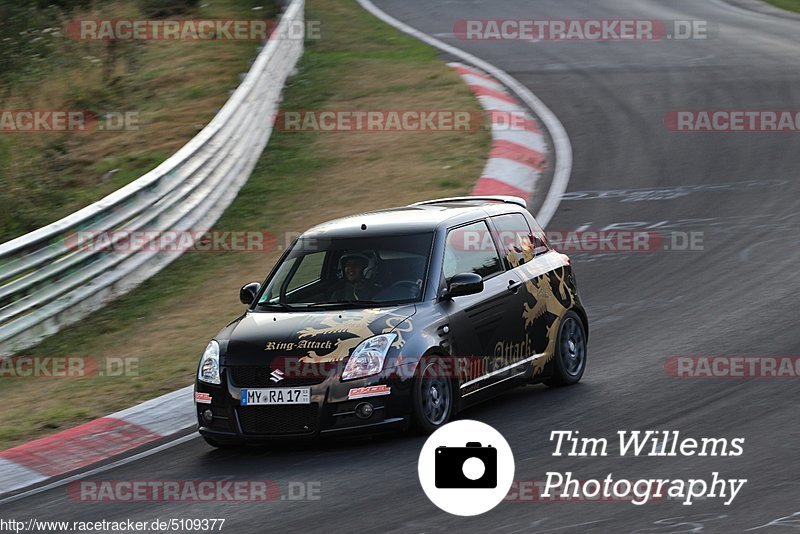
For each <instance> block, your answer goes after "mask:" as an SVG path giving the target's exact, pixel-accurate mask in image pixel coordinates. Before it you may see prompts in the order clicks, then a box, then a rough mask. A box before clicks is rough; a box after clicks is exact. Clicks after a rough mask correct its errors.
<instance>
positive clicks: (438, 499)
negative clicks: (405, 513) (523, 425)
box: [417, 419, 514, 516]
mask: <svg viewBox="0 0 800 534" xmlns="http://www.w3.org/2000/svg"><path fill="white" fill-rule="evenodd" d="M417 470H418V473H419V481H420V484H421V485H422V489H423V490H424V491H425V495H427V496H428V498H429V499H430V500H431V502H432V503H433V504H435V505H436V506H438V507H439V508H441V509H442V510H444V511H445V512H448V513H450V514H453V515H459V516H474V515H479V514H482V513H485V512H488V511H489V510H491V509H492V508H494V507H495V506H497V505H498V504H500V502H502V500H503V499H504V498H505V497H506V495H508V491H509V489H510V488H511V484H512V483H513V482H514V454H513V453H512V452H511V447H509V445H508V442H507V441H506V440H505V438H503V435H502V434H500V433H499V432H498V431H497V430H495V429H494V428H492V427H491V426H489V425H487V424H485V423H481V422H479V421H472V420H469V419H465V420H460V421H454V422H452V423H449V424H447V425H444V426H443V427H441V428H440V429H438V430H437V431H436V432H434V433H433V434H431V435H430V437H428V440H427V441H426V442H425V445H423V447H422V451H420V455H419V462H418V464H417Z"/></svg>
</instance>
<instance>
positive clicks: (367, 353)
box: [342, 334, 397, 380]
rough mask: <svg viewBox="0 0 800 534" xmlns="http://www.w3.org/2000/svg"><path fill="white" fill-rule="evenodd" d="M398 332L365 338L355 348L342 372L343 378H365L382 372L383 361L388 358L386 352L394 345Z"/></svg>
mask: <svg viewBox="0 0 800 534" xmlns="http://www.w3.org/2000/svg"><path fill="white" fill-rule="evenodd" d="M395 339H397V334H381V335H378V336H374V337H371V338H369V339H365V340H364V341H362V342H361V343H359V344H358V346H357V347H356V348H355V350H353V354H352V355H351V356H350V359H349V360H347V365H345V367H344V372H342V380H352V379H354V378H364V377H366V376H372V375H376V374H378V373H380V372H381V371H382V370H383V362H384V360H386V353H387V352H389V347H391V346H392V343H394V341H395Z"/></svg>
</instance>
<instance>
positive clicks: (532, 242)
mask: <svg viewBox="0 0 800 534" xmlns="http://www.w3.org/2000/svg"><path fill="white" fill-rule="evenodd" d="M544 235H545V237H546V238H547V241H548V242H549V243H550V245H551V246H552V247H553V248H554V249H555V250H557V251H559V252H563V253H565V254H568V253H573V252H604V253H605V252H619V253H627V252H633V253H641V252H658V251H665V250H673V251H677V250H703V247H704V245H703V233H702V232H661V231H654V230H624V229H620V230H547V231H546V232H545V233H544ZM448 244H449V245H450V246H451V247H453V248H454V249H455V250H460V251H465V252H487V251H493V250H494V249H495V246H496V244H497V245H499V248H500V250H504V251H511V250H517V251H518V252H524V251H525V250H526V249H528V250H532V251H533V253H534V254H539V253H541V252H546V251H547V250H548V249H547V247H546V246H545V244H544V242H543V241H542V240H541V239H536V238H534V237H533V235H532V234H531V232H530V230H529V229H528V228H524V229H519V230H514V229H510V230H503V231H497V232H490V231H489V230H472V229H468V228H459V229H455V230H452V231H451V232H450V234H449V235H448Z"/></svg>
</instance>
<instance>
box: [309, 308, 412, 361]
mask: <svg viewBox="0 0 800 534" xmlns="http://www.w3.org/2000/svg"><path fill="white" fill-rule="evenodd" d="M382 313H385V312H384V310H381V309H368V310H363V311H359V312H353V313H348V314H347V315H346V316H343V317H340V318H336V317H326V318H325V319H324V320H322V321H321V324H322V325H323V326H322V327H321V328H316V327H311V326H310V327H307V328H303V329H302V330H300V331H299V332H298V337H300V338H301V339H305V338H313V337H316V336H329V335H338V334H342V337H337V338H336V346H335V347H334V349H333V350H332V351H330V352H328V353H327V354H322V355H320V354H317V352H316V351H313V350H312V351H309V352H308V354H307V355H306V356H303V357H302V358H300V361H301V362H304V363H327V362H336V361H340V360H343V359H345V358H347V357H348V356H349V355H350V352H351V351H352V350H353V349H354V348H356V346H358V344H359V343H361V342H362V341H364V340H365V339H366V338H368V337H372V336H374V335H377V334H386V333H389V332H392V331H394V332H395V333H396V334H397V340H396V341H395V342H394V343H393V344H392V346H393V347H395V348H402V347H403V345H405V338H404V337H403V333H408V332H411V330H412V329H413V325H412V323H411V319H410V318H408V319H407V317H408V316H407V315H405V314H396V313H392V312H389V313H388V314H387V319H386V327H385V328H383V329H382V330H381V331H380V332H373V330H372V329H370V328H369V325H370V324H372V322H374V321H375V320H376V319H377V318H378V316H379V315H381V314H382ZM403 322H405V323H406V326H405V327H403V328H400V327H399V326H400V325H401V324H402V323H403ZM345 336H347V337H345Z"/></svg>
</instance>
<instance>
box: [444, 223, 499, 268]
mask: <svg viewBox="0 0 800 534" xmlns="http://www.w3.org/2000/svg"><path fill="white" fill-rule="evenodd" d="M443 271H444V277H445V279H446V280H448V281H449V280H450V278H452V277H453V275H456V274H460V273H475V274H479V275H481V276H482V277H483V278H484V279H485V278H488V277H490V276H492V275H493V274H496V273H499V272H502V271H503V266H502V264H501V263H500V256H499V255H498V253H497V248H496V247H495V245H494V241H493V240H492V236H491V234H490V233H489V227H488V226H487V225H486V223H485V222H484V221H480V222H476V223H472V224H469V225H467V226H460V227H458V228H453V229H452V230H450V231H449V232H447V241H446V243H445V249H444V266H443Z"/></svg>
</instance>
